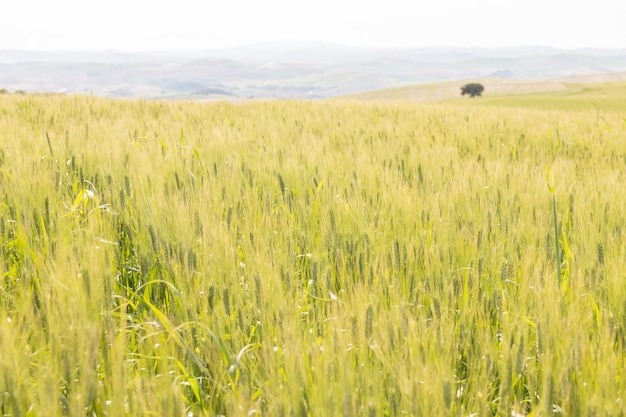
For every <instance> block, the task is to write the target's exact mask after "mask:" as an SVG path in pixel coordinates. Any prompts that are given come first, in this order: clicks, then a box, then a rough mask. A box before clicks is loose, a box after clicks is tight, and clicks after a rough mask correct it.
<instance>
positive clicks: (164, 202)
mask: <svg viewBox="0 0 626 417" xmlns="http://www.w3.org/2000/svg"><path fill="white" fill-rule="evenodd" d="M488 91H489V90H487V92H488ZM526 97H530V96H526ZM489 100H493V101H492V102H489ZM503 100H513V99H509V98H507V99H503ZM477 103H481V105H476V104H477ZM459 104H460V105H456V104H454V103H446V104H442V105H423V104H416V103H381V102H377V103H362V102H347V101H320V102H298V101H271V102H242V103H203V104H200V103H182V102H177V103H172V102H159V101H155V102H150V101H111V100H105V99H96V98H91V97H71V96H70V97H60V96H59V97H55V96H50V97H37V96H18V95H0V218H1V222H0V239H1V247H0V270H1V271H2V278H1V281H0V284H1V285H0V352H1V354H0V412H1V414H2V415H12V416H38V415H49V416H61V415H67V416H107V415H108V416H123V415H128V416H136V415H146V416H147V415H163V416H165V415H168V416H197V415H206V416H213V415H218V414H219V415H228V416H251V415H263V416H324V415H327V416H336V415H346V416H348V415H368V416H395V415H429V416H450V415H458V416H469V415H480V416H483V415H502V416H510V415H514V416H520V415H531V414H532V415H533V416H548V415H553V414H555V413H557V414H564V415H619V414H624V413H626V404H625V400H626V399H625V398H624V395H623V393H624V392H625V390H626V387H625V379H624V375H625V373H626V362H625V360H626V354H625V351H624V349H625V343H626V287H625V286H624V271H625V270H626V245H625V243H624V235H625V233H626V229H625V226H624V225H625V224H626V213H625V212H624V210H623V208H624V207H626V194H625V193H623V192H622V190H624V188H625V185H626V171H625V170H624V166H625V164H626V153H625V149H626V144H625V143H624V141H625V138H626V121H625V119H624V112H623V111H621V110H620V111H612V110H611V109H610V108H607V109H605V110H603V111H602V112H601V113H599V112H598V111H596V110H584V109H583V111H579V110H575V109H570V110H569V111H559V110H556V109H554V108H552V109H551V110H550V111H549V112H548V111H541V110H537V109H532V108H527V109H524V108H520V107H516V108H514V109H512V108H507V107H502V106H496V104H498V103H497V98H493V99H490V98H487V97H485V98H484V99H480V101H479V99H476V100H471V101H470V100H469V99H468V100H466V101H462V102H461V101H460V102H459ZM484 104H493V105H494V106H486V105H484ZM500 104H507V103H500ZM600 116H601V117H600ZM555 228H556V230H555Z"/></svg>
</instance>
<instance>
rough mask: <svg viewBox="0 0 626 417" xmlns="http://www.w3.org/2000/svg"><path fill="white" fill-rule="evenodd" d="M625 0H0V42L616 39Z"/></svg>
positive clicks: (145, 45)
mask: <svg viewBox="0 0 626 417" xmlns="http://www.w3.org/2000/svg"><path fill="white" fill-rule="evenodd" d="M625 21H626V1H625V0H593V1H591V0H412V1H411V0H378V1H372V0H308V1H298V0H205V1H200V0H176V1H164V0H151V1H148V0H108V1H92V0H0V49H30V50H32V49H36V50H50V49H54V50H102V49H117V50H130V51H138V50H190V49H210V48H218V47H227V46H235V45H245V44H251V43H259V42H268V41H276V40H293V41H325V42H334V43H339V44H344V45H362V46H383V47H406V46H417V47H428V46H483V47H494V46H523V45H544V46H553V47H565V48H581V47H598V48H626V22H625Z"/></svg>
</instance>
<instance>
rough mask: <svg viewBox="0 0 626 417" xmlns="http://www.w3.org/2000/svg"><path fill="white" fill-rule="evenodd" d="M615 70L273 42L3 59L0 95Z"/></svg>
mask: <svg viewBox="0 0 626 417" xmlns="http://www.w3.org/2000/svg"><path fill="white" fill-rule="evenodd" d="M616 72H626V50H593V49H582V50H558V49H551V48H543V47H525V48H497V49H484V48H421V49H382V48H378V49H372V48H353V47H344V46H340V45H333V44H325V43H285V42H280V43H269V44H258V45H251V46H247V47H240V48H230V49H217V50H207V51H187V52H158V53H156V52H153V53H139V52H138V53H126V52H116V51H87V52H32V51H0V89H2V88H5V89H8V90H9V91H15V90H24V91H31V92H34V91H38V92H67V93H81V94H94V95H99V96H108V97H146V98H174V99H220V98H227V99H241V98H328V97H335V96H344V95H349V94H356V93H362V92H367V91H373V90H383V89H393V88H399V87H406V86H411V85H416V84H429V83H441V82H446V81H452V80H465V79H489V80H493V81H490V82H493V83H494V86H493V88H499V87H497V86H499V85H502V86H504V85H506V83H505V84H500V81H501V80H511V79H517V80H519V79H526V80H540V79H555V78H563V77H571V76H601V77H602V76H606V75H607V74H611V73H616ZM445 88H446V87H428V86H425V87H420V89H421V92H416V93H415V94H417V95H422V94H426V95H428V97H429V99H430V98H433V99H436V98H437V97H439V96H441V95H442V94H443V95H446V94H447V93H446V92H445V91H447V90H445ZM450 88H451V89H452V86H450ZM493 88H490V91H494V90H493ZM501 88H505V87H501ZM442 89H443V90H442Z"/></svg>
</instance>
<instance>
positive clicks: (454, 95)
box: [343, 73, 626, 111]
mask: <svg viewBox="0 0 626 417" xmlns="http://www.w3.org/2000/svg"><path fill="white" fill-rule="evenodd" d="M479 82H480V83H481V84H483V85H484V86H485V92H484V93H483V97H481V98H476V99H469V98H468V97H462V96H461V95H460V88H461V86H462V85H464V84H465V82H463V81H455V82H446V83H434V84H420V85H415V86H410V87H402V88H396V89H390V90H380V91H372V92H368V93H362V94H355V95H350V96H345V97H343V98H345V99H348V100H357V101H417V102H431V103H436V102H438V103H443V102H452V103H454V105H459V104H461V103H464V104H466V105H471V106H475V105H495V106H506V107H527V108H533V109H542V110H566V109H567V110H572V109H574V110H612V111H624V110H626V73H619V74H607V75H603V76H600V75H597V76H586V77H571V78H565V79H556V80H545V81H532V80H489V79H487V80H482V81H479Z"/></svg>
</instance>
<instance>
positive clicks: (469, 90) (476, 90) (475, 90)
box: [461, 83, 485, 98]
mask: <svg viewBox="0 0 626 417" xmlns="http://www.w3.org/2000/svg"><path fill="white" fill-rule="evenodd" d="M483 91H485V87H483V85H482V84H478V83H469V84H465V85H464V86H463V87H461V95H462V96H464V95H465V94H469V96H470V98H474V97H476V96H479V97H480V95H481V94H482V92H483Z"/></svg>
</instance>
